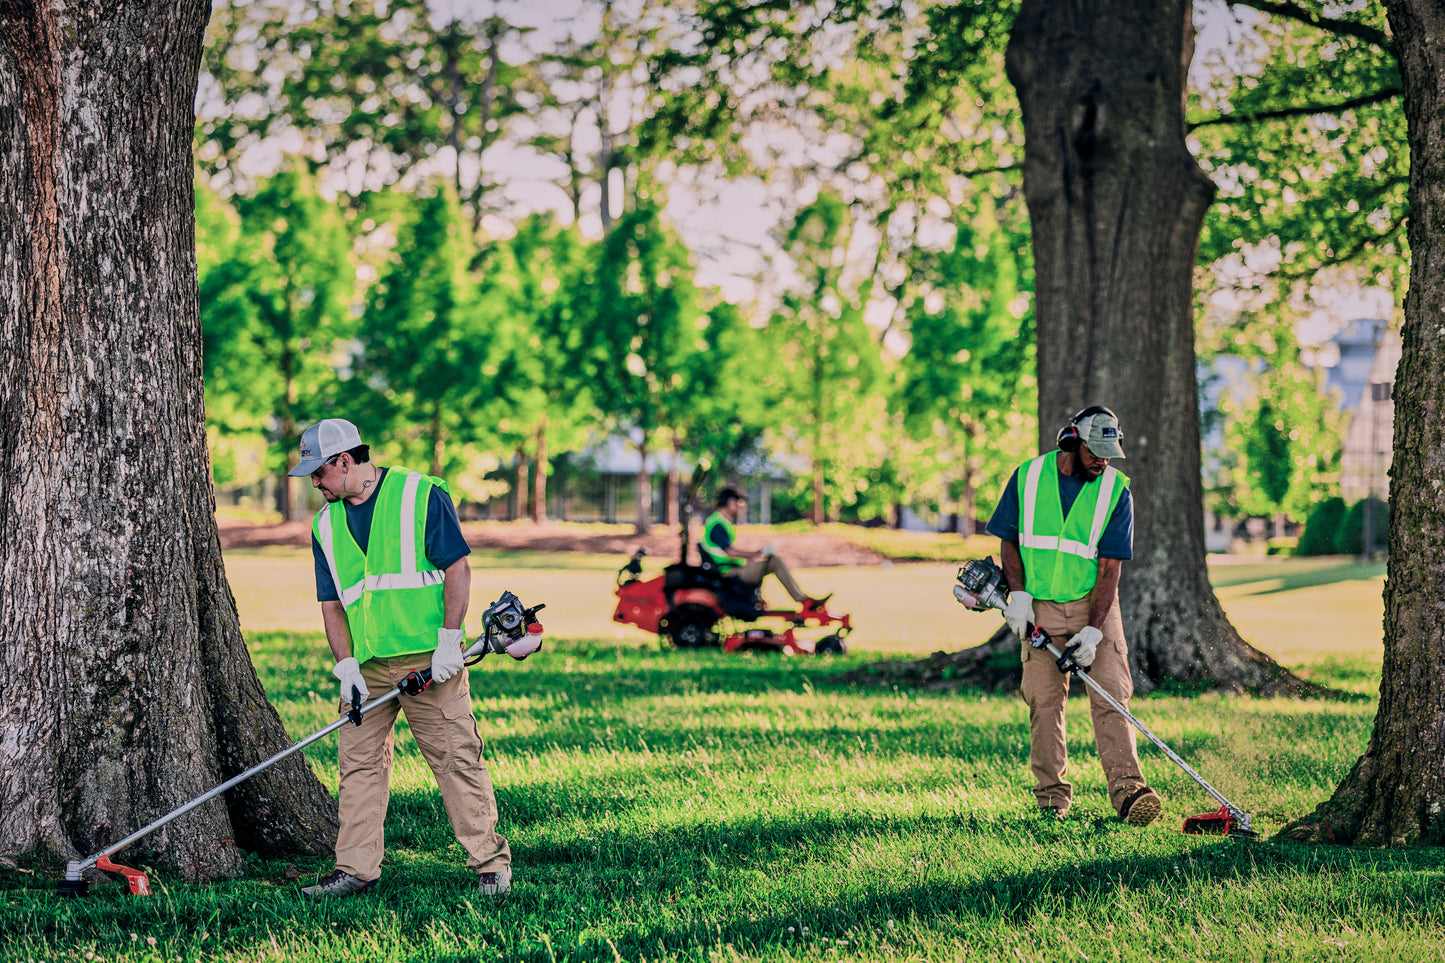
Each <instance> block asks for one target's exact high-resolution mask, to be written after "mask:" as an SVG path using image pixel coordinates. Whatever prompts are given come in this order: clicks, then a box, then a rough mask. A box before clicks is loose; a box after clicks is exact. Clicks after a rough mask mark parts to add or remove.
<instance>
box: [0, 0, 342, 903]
mask: <svg viewBox="0 0 1445 963" xmlns="http://www.w3.org/2000/svg"><path fill="white" fill-rule="evenodd" d="M209 13H210V2H209V0H148V2H135V3H126V4H120V5H114V4H111V5H105V6H104V7H102V5H99V4H81V3H70V2H63V0H57V2H52V3H46V4H36V3H31V2H22V0H0V171H3V177H0V633H3V637H0V853H3V854H6V855H14V854H20V853H25V852H31V851H48V852H50V853H53V854H56V855H59V856H62V857H69V858H75V857H76V856H84V855H88V854H90V853H91V852H93V851H95V850H97V849H100V848H102V847H104V846H105V845H107V844H108V843H109V842H112V841H114V840H116V839H119V838H120V837H121V836H123V835H125V834H128V833H129V832H130V831H132V830H134V829H136V828H138V827H139V826H141V825H143V824H144V823H146V822H148V821H150V820H151V819H153V818H155V817H157V816H159V815H161V814H163V813H165V812H167V811H169V810H171V809H173V808H174V807H176V806H177V805H179V804H181V803H183V802H185V801H186V800H188V799H190V798H192V797H194V796H196V795H198V794H200V793H201V792H203V791H205V790H207V789H209V788H210V787H212V786H214V785H216V784H217V783H219V782H220V781H222V780H223V779H225V778H227V777H228V776H230V775H233V774H235V773H237V772H239V771H241V770H242V769H244V768H246V767H247V766H249V765H251V764H253V763H254V762H256V761H259V760H260V759H262V758H264V757H266V756H269V755H272V754H273V753H275V752H276V751H278V750H280V749H281V748H284V747H285V746H286V745H288V744H289V742H290V740H289V739H288V738H287V736H286V733H285V731H284V729H283V728H282V726H281V722H280V719H279V717H278V716H277V715H276V713H275V711H274V710H273V709H272V708H271V706H270V705H269V704H268V703H267V701H266V697H265V693H264V692H263V691H262V689H261V686H260V684H259V682H258V681H257V678H256V674H255V672H254V670H253V669H252V666H251V663H250V660H249V657H248V655H247V653H246V650H245V647H244V645H243V643H242V639H241V634H240V626H239V622H238V618H237V614H236V606H235V602H234V600H233V598H232V596H231V593H230V589H229V586H228V585H227V582H226V577H225V572H224V569H223V568H222V563H221V552H220V541H219V537H218V533H217V529H216V523H215V516H214V511H215V503H214V493H213V491H212V488H211V480H210V463H209V456H208V454H207V451H206V439H205V423H204V402H203V398H202V384H201V370H202V369H201V355H200V351H201V332H200V326H199V320H198V314H197V308H196V264H195V253H194V252H195V247H194V244H195V240H194V213H193V209H192V204H193V201H192V186H191V171H192V160H191V139H192V128H193V126H194V116H193V106H192V105H193V100H194V97H195V91H196V77H197V70H198V64H199V61H200V51H201V42H202V35H203V32H204V29H205V24H206V20H207V18H208V17H209ZM288 763H289V764H283V765H281V766H278V767H277V768H276V769H274V770H272V771H271V772H270V773H268V774H266V775H263V776H261V777H259V778H257V779H254V780H252V781H251V782H249V783H246V784H243V785H242V786H241V787H238V788H237V789H236V790H234V791H232V792H231V793H230V794H228V796H227V798H226V799H225V800H224V801H221V800H216V801H214V802H212V803H210V804H208V805H207V806H204V807H202V808H200V809H198V810H197V811H195V812H194V813H191V814H189V815H187V816H186V817H184V818H182V819H181V820H178V821H177V822H175V823H173V824H171V825H170V826H168V827H166V828H165V829H162V830H160V831H158V832H157V833H156V834H154V835H153V836H151V837H149V838H147V839H146V840H144V841H142V842H141V843H138V844H136V846H135V850H136V851H146V850H149V851H154V852H157V853H158V854H159V856H160V859H161V861H162V862H164V863H168V864H169V865H171V866H173V867H175V868H177V869H179V870H180V871H181V872H182V873H184V874H185V875H187V876H188V877H192V878H211V877H224V876H229V875H234V874H236V873H239V872H240V870H241V866H242V861H241V858H240V853H239V852H238V847H244V848H252V849H258V850H264V851H269V852H277V851H297V850H300V851H303V852H313V853H319V852H324V851H325V849H326V847H327V845H328V842H329V839H330V838H331V837H332V836H333V834H334V832H335V815H334V814H335V806H334V803H333V802H332V800H331V798H330V796H329V794H327V793H326V792H325V790H324V789H323V788H322V787H321V785H320V784H319V783H318V782H317V781H316V779H315V777H314V776H313V775H312V774H311V772H310V771H309V770H308V769H307V768H306V766H305V763H304V762H303V761H301V759H300V757H299V756H298V757H295V758H294V759H293V760H288ZM131 855H133V853H132V854H131ZM121 858H122V859H124V856H122V857H121Z"/></svg>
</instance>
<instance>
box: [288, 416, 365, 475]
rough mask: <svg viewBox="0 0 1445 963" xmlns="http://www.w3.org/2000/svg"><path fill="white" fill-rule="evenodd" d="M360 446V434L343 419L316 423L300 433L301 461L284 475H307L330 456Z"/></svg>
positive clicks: (330, 419)
mask: <svg viewBox="0 0 1445 963" xmlns="http://www.w3.org/2000/svg"><path fill="white" fill-rule="evenodd" d="M360 444H361V433H360V432H359V431H357V430H356V426H355V425H353V424H352V423H351V422H349V421H347V420H346V419H345V418H327V419H326V420H325V421H318V422H317V423H316V424H314V425H312V426H311V427H310V428H307V429H306V430H305V431H303V432H302V433H301V461H300V462H299V463H297V465H296V467H295V468H293V469H291V470H290V471H288V472H287V473H286V474H288V475H295V476H297V477H298V478H299V477H301V476H303V475H309V474H311V473H312V472H313V471H315V470H316V469H318V468H320V467H321V466H322V465H324V464H326V459H328V458H330V457H331V456H332V455H339V454H341V453H342V452H343V451H350V450H351V449H353V448H355V447H357V446H358V445H360Z"/></svg>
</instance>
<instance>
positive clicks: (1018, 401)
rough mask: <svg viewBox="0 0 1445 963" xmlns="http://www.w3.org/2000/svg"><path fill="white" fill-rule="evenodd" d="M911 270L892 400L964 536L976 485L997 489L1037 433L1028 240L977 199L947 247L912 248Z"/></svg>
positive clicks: (975, 509) (973, 511) (970, 524)
mask: <svg viewBox="0 0 1445 963" xmlns="http://www.w3.org/2000/svg"><path fill="white" fill-rule="evenodd" d="M916 269H917V275H916V277H918V278H921V279H925V280H921V281H919V282H917V283H918V284H919V286H920V290H919V291H918V293H917V295H916V296H915V297H914V299H913V301H912V304H911V306H910V308H909V311H908V328H907V330H908V337H909V346H908V353H907V354H905V355H904V356H903V357H902V358H901V359H900V362H899V364H900V367H901V369H902V377H903V381H902V385H901V387H900V395H899V405H900V407H901V409H902V412H903V416H904V426H905V428H906V429H907V430H908V432H909V434H910V435H911V436H912V437H913V438H915V439H916V440H917V441H918V442H919V443H920V444H921V445H922V446H923V451H924V452H926V456H927V457H926V458H925V459H924V461H925V467H924V468H923V471H924V472H927V473H928V474H930V475H932V476H933V478H934V480H935V483H936V484H938V485H941V486H943V488H942V490H935V492H934V498H935V499H936V501H937V504H938V505H939V507H940V509H944V510H948V509H951V510H952V511H951V514H952V515H953V516H954V523H953V525H952V526H951V527H952V528H953V530H954V531H957V532H959V533H960V534H963V535H972V534H974V519H975V517H976V516H977V515H978V513H979V509H980V506H979V504H978V497H979V494H980V492H986V493H987V494H989V495H991V496H998V495H1001V494H1002V492H1003V486H1004V485H1005V484H1006V483H1007V482H1008V479H1009V475H1010V474H1011V473H1012V472H1013V469H1014V467H1015V466H1017V465H1018V464H1019V463H1020V462H1021V461H1023V460H1024V459H1025V458H1027V457H1028V456H1029V454H1031V453H1032V450H1033V443H1034V438H1035V436H1036V434H1037V426H1036V423H1035V422H1034V421H1033V419H1031V418H1029V417H1027V415H1026V412H1027V411H1028V410H1029V409H1030V408H1032V407H1033V406H1032V405H1030V404H1029V399H1030V398H1031V397H1032V396H1033V394H1034V390H1035V381H1034V377H1033V371H1034V367H1035V366H1034V344H1033V330H1032V329H1033V312H1032V311H1031V310H1030V308H1031V299H1030V298H1029V297H1028V296H1027V293H1026V292H1027V290H1028V289H1029V288H1030V287H1032V285H1031V284H1028V283H1027V282H1028V281H1029V280H1030V277H1029V275H1030V274H1031V264H1030V257H1029V251H1028V240H1027V237H1026V236H1021V232H1013V231H1006V230H1005V229H1003V228H1001V227H1000V226H999V225H998V223H997V221H996V220H995V218H994V215H993V212H992V211H991V210H989V209H988V208H987V207H985V208H984V209H983V210H982V211H980V212H979V213H978V214H977V215H976V216H975V218H974V222H970V221H968V220H964V219H963V218H961V217H960V218H959V220H958V222H957V224H956V227H955V233H954V239H953V244H952V246H951V247H949V248H948V249H946V250H944V251H941V252H937V253H936V254H933V255H932V256H920V257H918V263H917V268H916ZM983 510H984V511H985V512H987V511H988V510H989V507H988V506H984V507H983Z"/></svg>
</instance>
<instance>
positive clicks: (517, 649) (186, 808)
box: [57, 592, 546, 896]
mask: <svg viewBox="0 0 1445 963" xmlns="http://www.w3.org/2000/svg"><path fill="white" fill-rule="evenodd" d="M544 608H546V605H534V606H532V607H531V608H524V607H523V605H522V600H521V599H519V598H517V596H515V595H513V594H512V593H511V592H503V593H502V597H501V598H500V599H498V600H497V601H495V602H493V603H492V604H491V605H490V606H489V607H488V608H487V611H486V612H484V613H483V614H482V634H481V635H480V636H479V637H478V638H477V640H476V641H475V642H473V643H472V645H471V646H469V647H468V648H467V650H466V651H465V652H463V653H462V657H463V659H464V660H465V661H466V664H467V665H476V664H477V663H478V662H480V661H482V659H484V658H486V657H487V655H488V654H489V653H495V654H506V655H510V656H511V657H512V658H514V659H517V660H519V661H520V660H521V659H525V658H526V657H527V656H529V655H531V654H532V653H534V652H536V651H537V650H538V649H540V648H541V647H542V643H541V641H540V640H532V641H524V640H525V639H526V638H527V636H529V635H541V634H542V623H540V622H538V621H537V613H538V612H539V611H541V610H542V609H544ZM534 642H535V644H533V643H534ZM431 683H432V678H431V669H429V668H428V669H419V670H417V671H416V672H413V673H411V674H410V675H408V676H407V677H406V678H405V679H403V680H401V681H400V682H398V683H397V684H396V687H395V688H393V689H391V690H390V691H389V692H387V693H386V694H385V695H383V696H380V697H378V698H375V699H372V700H371V701H370V702H368V703H366V704H365V705H362V703H361V693H360V691H359V690H358V689H357V688H356V687H355V686H353V687H352V689H351V710H350V711H349V712H348V713H347V714H346V715H345V716H344V717H342V718H340V719H337V720H336V721H335V722H333V723H331V725H329V726H327V727H325V728H324V729H318V730H317V731H316V732H313V733H312V734H311V735H309V736H307V737H306V738H305V739H302V740H301V741H300V742H297V743H295V744H294V745H291V746H288V747H287V748H285V749H283V750H281V751H280V752H278V753H276V755H274V756H272V757H271V758H269V759H265V760H263V761H261V762H258V763H256V765H254V766H252V767H251V768H250V769H247V770H246V771H245V772H243V773H240V774H239V775H236V776H232V777H231V778H230V779H227V780H226V781H225V782H223V783H221V784H220V785H219V786H217V787H215V788H214V789H211V790H209V791H208V792H205V793H203V794H202V795H199V796H197V797H196V798H195V799H192V800H191V801H190V802H188V803H186V804H184V805H182V806H179V807H177V808H176V809H173V810H171V811H170V812H168V813H166V814H165V815H164V816H162V817H160V818H159V819H157V820H156V821H155V822H152V823H150V824H149V825H146V826H142V827H141V828H140V829H137V830H136V831H135V832H133V833H131V834H130V835H129V836H127V837H125V838H124V839H122V840H120V841H119V842H116V843H112V844H111V845H109V846H107V847H106V848H105V849H102V850H101V851H100V852H98V853H96V854H95V855H93V856H87V857H86V858H85V859H82V860H73V861H71V862H70V863H68V864H66V867H65V878H64V879H62V880H61V881H60V883H59V884H58V886H57V889H58V891H59V893H60V895H62V896H84V895H86V893H88V892H89V891H90V883H89V882H87V881H86V880H85V879H83V878H82V876H81V874H82V873H84V872H85V871H86V870H87V869H90V868H91V867H95V868H96V869H101V870H104V871H106V872H108V873H119V874H120V875H122V876H124V877H125V881H126V886H127V887H128V888H129V890H130V892H131V893H132V894H134V895H136V896H149V895H150V892H151V886H150V877H148V876H146V874H145V873H143V872H141V871H140V870H138V869H133V868H131V867H129V866H121V865H119V864H117V863H112V862H111V861H110V857H111V856H114V855H115V854H116V853H118V852H120V851H121V850H122V849H125V848H126V847H127V846H129V845H130V844H131V843H133V842H135V841H136V840H138V839H141V838H143V837H145V836H149V835H150V834H151V833H153V832H155V831H156V830H157V829H160V828H161V827H162V826H164V825H166V824H167V823H169V822H171V821H172V820H175V819H179V818H180V817H181V816H184V815H185V814H186V813H188V812H190V811H191V810H192V809H195V808H196V807H197V806H201V805H204V804H205V803H207V802H209V801H210V800H212V799H214V798H215V797H216V796H219V795H220V794H221V793H223V792H225V791H226V790H227V789H230V788H232V787H233V786H238V785H240V784H241V783H243V782H245V781H246V780H247V779H250V778H251V777H252V776H254V775H256V774H257V773H259V772H262V771H264V770H266V769H269V768H271V767H272V766H274V765H275V764H276V763H278V762H280V761H281V760H282V759H285V758H286V757H287V756H290V755H293V754H295V753H297V752H300V751H301V750H302V749H305V748H306V747H307V746H309V745H311V744H312V743H313V742H315V741H316V740H318V739H322V738H325V737H326V736H328V735H330V734H331V733H333V732H335V731H336V730H338V729H340V728H341V727H342V726H344V725H346V724H347V723H352V724H353V725H358V726H359V725H361V717H362V716H364V715H366V714H367V713H368V712H370V711H372V710H373V709H376V708H378V707H380V706H383V705H385V704H386V703H388V702H390V701H392V700H393V699H398V698H400V697H401V696H404V695H418V694H420V693H422V692H425V691H426V690H427V688H428V687H429V686H430V685H431Z"/></svg>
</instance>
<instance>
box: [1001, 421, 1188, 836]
mask: <svg viewBox="0 0 1445 963" xmlns="http://www.w3.org/2000/svg"><path fill="white" fill-rule="evenodd" d="M1123 435H1124V433H1123V431H1122V430H1120V428H1119V418H1118V416H1117V415H1115V414H1114V412H1112V411H1110V410H1109V409H1108V408H1105V407H1103V406H1102V405H1093V406H1091V407H1088V408H1085V409H1084V410H1083V411H1080V412H1079V413H1078V414H1076V415H1074V417H1073V418H1071V419H1070V420H1069V423H1068V424H1067V425H1065V426H1064V427H1063V428H1062V429H1061V430H1060V431H1059V436H1058V450H1057V451H1051V452H1049V453H1048V454H1046V455H1040V456H1039V457H1037V458H1033V459H1030V460H1029V461H1027V462H1024V463H1023V464H1022V465H1020V466H1019V467H1018V468H1017V469H1016V470H1015V471H1014V473H1013V477H1012V478H1010V479H1009V483H1008V487H1007V488H1006V489H1005V490H1004V495H1003V498H1002V499H1001V500H1000V501H999V504H998V508H996V509H995V510H994V513H993V517H992V518H990V519H989V523H988V531H989V532H990V533H991V534H993V535H997V536H998V537H999V539H1000V540H1001V541H1002V554H1003V570H1004V576H1005V577H1006V578H1007V579H1008V587H1009V604H1008V607H1007V608H1005V609H1004V618H1005V619H1006V620H1007V621H1008V625H1009V628H1010V629H1011V630H1013V632H1014V634H1015V635H1017V636H1018V637H1019V639H1020V641H1022V640H1023V639H1025V638H1026V637H1027V633H1028V629H1027V626H1029V625H1038V626H1040V627H1042V628H1043V629H1044V631H1046V632H1048V633H1049V635H1051V636H1053V637H1054V638H1056V639H1061V640H1062V639H1068V643H1067V644H1068V645H1074V644H1077V645H1078V646H1079V648H1078V651H1077V652H1076V653H1075V654H1074V659H1075V661H1077V662H1078V663H1079V665H1081V666H1083V667H1084V668H1086V669H1087V670H1088V672H1089V675H1090V677H1091V678H1092V679H1093V680H1094V681H1095V682H1097V683H1099V684H1100V685H1101V686H1102V687H1103V688H1104V690H1105V691H1106V692H1108V693H1109V694H1110V695H1111V696H1113V697H1114V698H1115V699H1118V700H1119V703H1120V704H1121V705H1123V706H1124V707H1125V708H1127V707H1128V703H1129V697H1130V696H1131V695H1133V694H1134V684H1133V681H1132V680H1131V679H1130V677H1129V655H1128V650H1127V648H1126V647H1125V644H1124V622H1123V619H1122V618H1121V617H1120V615H1119V598H1118V595H1119V591H1118V590H1119V573H1120V570H1121V569H1122V568H1123V563H1124V560H1125V559H1127V558H1132V557H1133V555H1134V503H1133V500H1132V499H1131V498H1130V495H1129V477H1128V476H1127V475H1125V474H1124V473H1123V472H1121V471H1119V470H1118V469H1117V468H1114V467H1113V466H1111V465H1110V462H1111V461H1116V460H1118V459H1121V458H1123V457H1124V448H1123V446H1122V444H1121V441H1122V439H1123ZM1022 649H1023V683H1022V685H1021V689H1022V691H1023V697H1024V701H1025V702H1027V703H1028V706H1029V769H1030V771H1031V772H1032V773H1033V776H1034V779H1035V785H1034V798H1035V800H1036V801H1037V802H1038V806H1039V809H1040V811H1042V812H1043V813H1044V814H1046V815H1050V816H1055V817H1059V816H1063V815H1064V813H1066V812H1067V811H1068V809H1069V806H1070V805H1072V803H1073V788H1074V787H1073V786H1072V785H1071V784H1070V783H1069V782H1068V780H1066V779H1065V778H1064V776H1065V775H1066V774H1067V772H1068V767H1069V756H1068V745H1067V741H1066V737H1065V734H1064V702H1065V700H1066V698H1067V696H1068V693H1069V676H1068V675H1066V674H1064V673H1062V672H1060V671H1059V669H1058V666H1057V665H1055V664H1054V660H1053V658H1052V657H1051V656H1050V655H1049V654H1048V653H1047V652H1044V651H1042V650H1036V649H1032V648H1030V647H1029V646H1028V644H1027V643H1024V644H1023V646H1022ZM1089 702H1090V706H1089V708H1090V713H1091V715H1092V716H1093V722H1094V741H1095V743H1096V744H1097V746H1098V749H1099V762H1100V763H1101V764H1102V766H1103V768H1104V778H1105V780H1106V781H1107V782H1108V787H1109V802H1110V803H1111V804H1112V805H1113V807H1114V811H1115V812H1116V813H1118V814H1119V818H1120V819H1122V820H1123V821H1124V822H1126V823H1129V824H1131V825H1134V826H1147V825H1148V824H1149V823H1151V822H1153V821H1154V820H1155V819H1157V818H1159V815H1160V814H1161V813H1162V812H1163V809H1164V804H1163V801H1162V800H1161V799H1160V798H1159V794H1158V793H1156V792H1155V791H1154V790H1152V789H1150V788H1149V787H1148V786H1147V785H1145V783H1144V776H1143V774H1142V773H1141V772H1140V770H1139V755H1138V752H1137V751H1136V749H1135V745H1134V728H1133V726H1131V725H1130V724H1129V722H1128V720H1126V719H1125V718H1124V717H1123V716H1122V715H1120V714H1119V713H1118V712H1117V711H1116V710H1115V709H1114V708H1113V707H1112V706H1110V705H1109V704H1108V703H1107V702H1105V701H1104V700H1103V699H1101V698H1099V697H1098V696H1097V695H1095V694H1094V693H1093V692H1092V691H1091V692H1090V693H1089Z"/></svg>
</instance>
